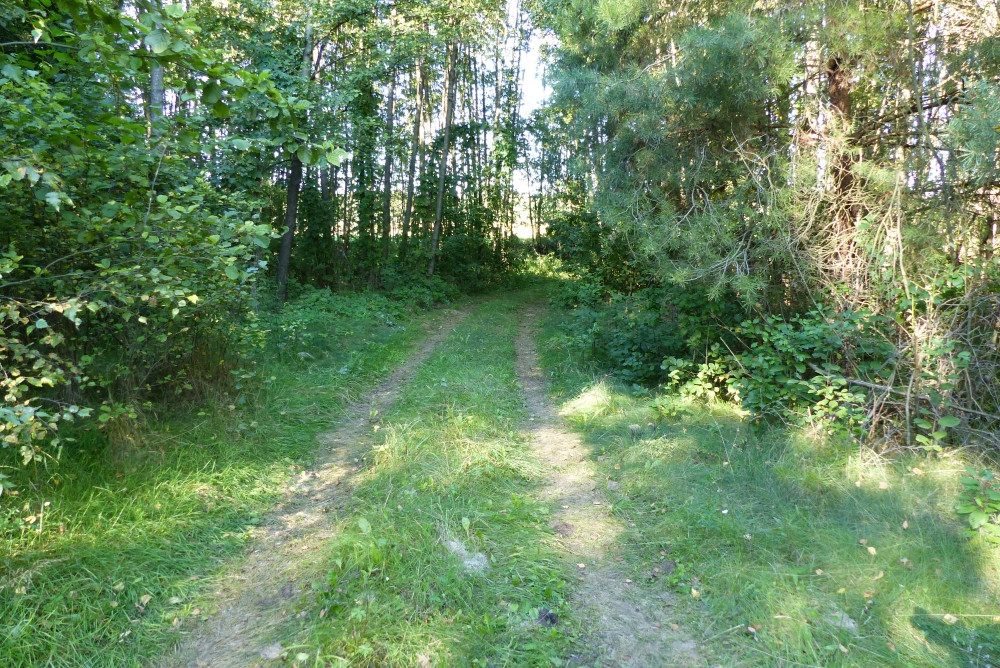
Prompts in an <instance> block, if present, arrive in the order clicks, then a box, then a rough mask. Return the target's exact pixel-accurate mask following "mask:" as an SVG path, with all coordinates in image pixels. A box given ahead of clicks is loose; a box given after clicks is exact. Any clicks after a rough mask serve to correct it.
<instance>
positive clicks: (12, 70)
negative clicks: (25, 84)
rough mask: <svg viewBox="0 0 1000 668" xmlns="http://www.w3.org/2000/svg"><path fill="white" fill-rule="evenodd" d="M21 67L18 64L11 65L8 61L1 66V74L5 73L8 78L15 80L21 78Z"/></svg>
mask: <svg viewBox="0 0 1000 668" xmlns="http://www.w3.org/2000/svg"><path fill="white" fill-rule="evenodd" d="M21 71H22V70H21V68H20V67H18V66H17V65H11V64H10V63H7V64H6V65H4V66H3V67H0V74H3V75H4V76H5V77H7V78H8V79H13V80H14V81H20V80H21Z"/></svg>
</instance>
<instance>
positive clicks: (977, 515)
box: [969, 510, 990, 529]
mask: <svg viewBox="0 0 1000 668" xmlns="http://www.w3.org/2000/svg"><path fill="white" fill-rule="evenodd" d="M989 519H990V516H989V515H987V514H986V513H984V512H983V511H981V510H974V511H972V512H971V513H969V526H970V527H972V528H973V529H978V528H979V527H981V526H983V525H984V524H986V522H987V521H988V520H989Z"/></svg>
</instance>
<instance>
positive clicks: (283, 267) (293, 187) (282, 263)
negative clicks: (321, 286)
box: [278, 22, 312, 302]
mask: <svg viewBox="0 0 1000 668" xmlns="http://www.w3.org/2000/svg"><path fill="white" fill-rule="evenodd" d="M305 38H306V39H305V47H304V48H303V50H302V79H303V80H306V81H308V80H309V70H310V65H311V64H312V59H311V54H312V26H311V25H310V24H309V23H308V22H307V23H306V34H305ZM301 187H302V161H301V160H299V156H298V153H295V154H294V155H293V156H292V160H291V168H290V169H289V172H288V189H287V191H286V193H285V233H284V235H282V237H281V248H280V249H279V250H278V299H280V300H281V301H282V302H284V301H285V300H286V299H288V270H289V268H290V266H291V263H292V241H293V240H294V237H295V221H296V219H297V217H298V213H299V190H300V188H301Z"/></svg>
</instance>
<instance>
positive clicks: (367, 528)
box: [358, 517, 372, 534]
mask: <svg viewBox="0 0 1000 668" xmlns="http://www.w3.org/2000/svg"><path fill="white" fill-rule="evenodd" d="M358 527H359V528H360V529H361V533H364V534H370V533H371V532H372V525H371V524H369V523H368V520H366V519H365V518H363V517H362V518H359V519H358Z"/></svg>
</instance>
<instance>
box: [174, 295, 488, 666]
mask: <svg viewBox="0 0 1000 668" xmlns="http://www.w3.org/2000/svg"><path fill="white" fill-rule="evenodd" d="M470 311H471V307H467V308H465V309H462V310H457V311H455V310H453V311H450V312H448V313H446V315H445V317H444V319H443V320H441V321H438V322H437V323H436V326H437V329H436V331H431V332H430V333H429V334H428V336H427V338H426V339H425V340H424V341H423V342H422V343H421V344H420V345H419V347H418V348H417V350H416V351H414V353H413V354H412V355H411V357H410V358H409V359H408V360H407V361H406V362H404V363H403V364H401V365H400V366H399V367H397V368H396V369H395V370H394V371H393V372H392V373H391V374H390V375H389V377H388V378H386V379H385V380H383V381H382V382H381V383H379V384H378V385H377V386H376V387H375V389H374V390H372V391H371V392H370V393H369V394H368V395H367V396H366V397H365V399H363V400H362V401H358V402H355V403H353V404H351V405H350V406H348V407H347V408H346V409H345V411H344V414H343V415H342V416H341V418H340V419H339V420H338V423H339V426H338V427H337V428H336V429H333V430H331V431H329V432H326V433H323V434H320V435H319V437H318V438H319V441H320V448H319V451H318V453H317V454H318V456H317V461H316V463H315V464H314V465H313V466H312V467H311V469H310V470H308V471H305V472H303V473H302V474H301V475H300V476H299V477H298V479H297V480H295V482H294V483H293V484H292V486H291V487H290V488H289V490H288V492H287V493H286V495H285V499H284V500H283V501H282V502H281V504H280V505H279V507H278V508H277V509H276V510H275V511H274V512H273V513H272V514H271V515H270V516H269V517H268V518H267V520H266V523H265V525H264V526H262V527H261V528H260V530H259V531H258V532H257V533H256V535H255V536H254V543H253V548H252V550H251V551H250V553H249V554H247V555H246V556H245V557H244V561H243V563H241V564H240V565H239V566H238V567H237V568H234V569H233V570H232V572H231V573H229V574H227V575H226V576H225V578H224V579H223V581H222V582H221V583H220V584H219V586H218V587H217V589H216V590H215V592H214V594H213V595H212V597H211V600H212V601H213V602H214V603H215V604H216V605H217V609H218V612H217V613H216V614H214V615H213V616H212V617H210V618H209V619H208V620H207V621H205V622H204V623H203V624H201V625H200V626H198V627H196V628H195V629H194V630H193V631H191V632H190V633H189V634H188V635H187V637H186V638H184V639H183V640H182V641H181V644H180V646H179V647H178V648H177V649H176V650H175V651H174V652H173V653H172V654H171V655H170V656H168V657H166V658H165V659H164V660H163V661H162V662H161V663H160V665H161V666H162V667H164V668H181V667H191V668H209V667H210V668H236V667H244V666H258V665H262V664H265V663H269V662H270V661H271V660H272V659H276V658H278V656H279V654H280V651H281V648H280V645H278V644H277V643H272V644H270V645H265V643H266V642H267V641H268V640H270V639H271V634H272V633H273V632H274V631H275V630H276V629H277V628H278V627H279V626H281V625H282V624H283V623H284V622H286V621H288V620H289V618H290V615H291V612H292V611H293V610H294V608H295V603H296V601H297V600H298V599H299V598H300V596H301V594H302V592H303V590H304V588H305V587H306V586H307V585H308V582H309V581H310V576H311V575H313V574H315V573H316V572H317V570H318V569H319V568H320V567H321V565H322V563H321V562H322V556H323V553H322V550H320V549H318V548H320V547H321V546H322V545H323V544H324V542H325V541H327V540H328V539H329V538H331V537H333V536H334V535H336V531H337V525H338V522H339V520H340V519H342V517H341V516H340V515H339V513H338V511H340V510H343V509H344V508H345V507H346V506H347V505H348V503H349V501H350V497H351V480H352V478H353V477H354V476H355V475H356V474H357V473H358V472H359V471H360V470H361V468H362V466H363V462H362V457H363V456H364V454H365V453H366V452H367V451H368V449H369V448H370V447H371V436H372V433H373V431H374V430H373V426H374V424H373V423H374V422H377V416H378V415H379V414H380V413H381V412H382V411H383V409H384V408H386V407H388V406H390V405H391V404H392V403H393V402H394V401H395V400H396V398H397V397H398V395H399V393H400V390H401V388H402V386H403V385H405V384H406V383H407V382H409V381H410V379H411V378H412V377H413V375H414V373H415V372H416V370H417V368H418V367H419V366H420V365H421V364H423V363H424V362H425V361H426V360H427V359H428V358H430V356H431V355H432V354H433V352H434V351H435V349H436V348H437V346H438V345H439V344H440V343H441V342H442V341H443V340H444V339H445V338H446V337H447V336H448V335H449V334H450V333H451V332H452V330H454V329H455V327H456V326H457V325H458V324H459V323H460V322H461V321H462V320H464V319H465V317H466V316H467V315H468V314H469V312H470Z"/></svg>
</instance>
